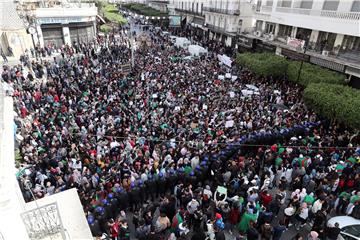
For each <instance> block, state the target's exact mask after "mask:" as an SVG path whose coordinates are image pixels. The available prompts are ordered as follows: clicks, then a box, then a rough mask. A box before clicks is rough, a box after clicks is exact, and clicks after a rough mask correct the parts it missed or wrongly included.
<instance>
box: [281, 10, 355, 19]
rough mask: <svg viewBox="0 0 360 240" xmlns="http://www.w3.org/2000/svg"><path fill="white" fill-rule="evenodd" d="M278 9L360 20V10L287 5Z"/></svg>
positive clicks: (286, 11)
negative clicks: (342, 10) (320, 8)
mask: <svg viewBox="0 0 360 240" xmlns="http://www.w3.org/2000/svg"><path fill="white" fill-rule="evenodd" d="M276 11H277V12H281V13H291V14H302V15H309V16H316V17H328V18H338V19H344V20H355V21H359V20H360V12H337V11H326V10H316V9H304V8H286V7H277V8H276Z"/></svg>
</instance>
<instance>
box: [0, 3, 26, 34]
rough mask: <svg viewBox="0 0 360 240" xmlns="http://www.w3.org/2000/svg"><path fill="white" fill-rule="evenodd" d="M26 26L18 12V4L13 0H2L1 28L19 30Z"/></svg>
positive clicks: (0, 6) (3, 29) (0, 11)
mask: <svg viewBox="0 0 360 240" xmlns="http://www.w3.org/2000/svg"><path fill="white" fill-rule="evenodd" d="M21 28H24V24H23V22H22V20H21V19H20V17H19V15H18V13H17V12H16V4H15V3H14V2H13V0H0V29H1V30H2V31H5V30H18V29H21Z"/></svg>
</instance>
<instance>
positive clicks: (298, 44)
mask: <svg viewBox="0 0 360 240" xmlns="http://www.w3.org/2000/svg"><path fill="white" fill-rule="evenodd" d="M286 44H287V45H288V46H290V47H293V48H295V49H303V48H304V46H305V41H304V40H301V39H297V38H292V37H288V38H287V41H286Z"/></svg>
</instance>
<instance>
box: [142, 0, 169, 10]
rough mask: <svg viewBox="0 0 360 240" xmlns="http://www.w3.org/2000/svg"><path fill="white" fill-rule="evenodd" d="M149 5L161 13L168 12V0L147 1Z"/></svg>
mask: <svg viewBox="0 0 360 240" xmlns="http://www.w3.org/2000/svg"><path fill="white" fill-rule="evenodd" d="M147 4H148V5H149V7H152V8H154V9H156V10H159V11H160V12H163V13H166V12H168V4H169V1H168V0H147Z"/></svg>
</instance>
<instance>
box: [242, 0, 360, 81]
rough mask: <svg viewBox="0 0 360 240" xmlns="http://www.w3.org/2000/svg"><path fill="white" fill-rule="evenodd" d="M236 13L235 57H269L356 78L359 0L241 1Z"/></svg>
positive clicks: (359, 69) (359, 54) (359, 48)
mask: <svg viewBox="0 0 360 240" xmlns="http://www.w3.org/2000/svg"><path fill="white" fill-rule="evenodd" d="M240 9H241V14H240V18H239V27H238V30H239V31H238V41H237V45H238V48H239V50H240V51H246V50H250V49H251V50H255V51H258V50H259V51H261V50H264V51H273V52H277V54H280V55H284V56H286V57H289V58H292V59H298V60H305V61H308V62H311V63H314V64H317V65H320V66H323V67H327V68H330V69H333V70H336V71H340V72H344V73H347V74H349V75H353V76H357V77H360V0H347V1H341V0H257V1H246V0H244V1H243V2H242V4H241V7H240Z"/></svg>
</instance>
